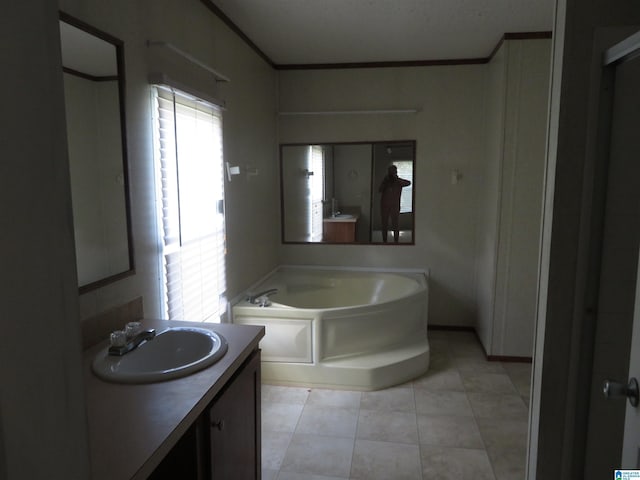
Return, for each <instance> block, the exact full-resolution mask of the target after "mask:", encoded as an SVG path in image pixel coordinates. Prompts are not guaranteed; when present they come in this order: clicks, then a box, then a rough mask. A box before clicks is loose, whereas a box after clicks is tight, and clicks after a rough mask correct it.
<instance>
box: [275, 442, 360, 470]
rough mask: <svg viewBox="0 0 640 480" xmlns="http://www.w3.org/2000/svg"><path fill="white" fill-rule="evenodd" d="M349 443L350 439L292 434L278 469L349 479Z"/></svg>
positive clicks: (350, 443) (351, 449)
mask: <svg viewBox="0 0 640 480" xmlns="http://www.w3.org/2000/svg"><path fill="white" fill-rule="evenodd" d="M353 444H354V441H353V439H351V438H341V437H325V436H322V435H304V434H294V435H293V437H292V438H291V443H290V444H289V448H288V449H287V453H286V454H285V456H284V459H283V461H282V467H281V469H280V470H281V472H295V473H306V474H314V475H325V476H329V477H344V478H349V472H350V470H351V457H352V455H353Z"/></svg>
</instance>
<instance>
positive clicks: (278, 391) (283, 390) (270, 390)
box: [260, 384, 310, 405]
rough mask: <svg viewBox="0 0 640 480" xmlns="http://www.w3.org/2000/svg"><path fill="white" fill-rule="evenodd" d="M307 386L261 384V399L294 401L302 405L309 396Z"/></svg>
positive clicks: (275, 401) (266, 400) (272, 401)
mask: <svg viewBox="0 0 640 480" xmlns="http://www.w3.org/2000/svg"><path fill="white" fill-rule="evenodd" d="M309 390H310V389H309V388H303V387H283V386H280V385H269V384H262V391H261V392H260V393H261V396H262V401H263V402H267V403H294V404H298V405H304V403H305V402H306V401H307V398H308V397H309Z"/></svg>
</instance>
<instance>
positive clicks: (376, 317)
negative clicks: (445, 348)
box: [232, 267, 429, 390]
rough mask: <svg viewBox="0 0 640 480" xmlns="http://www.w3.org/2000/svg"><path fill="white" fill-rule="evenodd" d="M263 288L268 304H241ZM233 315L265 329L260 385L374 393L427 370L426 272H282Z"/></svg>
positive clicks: (295, 269)
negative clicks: (273, 384) (371, 391)
mask: <svg viewBox="0 0 640 480" xmlns="http://www.w3.org/2000/svg"><path fill="white" fill-rule="evenodd" d="M263 291H272V292H274V293H273V294H272V295H271V296H270V298H269V299H270V305H269V306H264V307H261V306H259V305H255V304H252V303H251V302H250V301H247V300H246V298H252V295H253V293H254V292H263ZM232 310H233V323H236V324H240V325H264V326H265V329H266V331H267V333H266V335H265V338H264V339H263V341H262V342H261V345H260V346H261V348H262V353H263V365H262V378H263V379H264V380H265V381H270V382H276V383H281V384H285V385H306V386H316V387H326V388H347V389H354V390H377V389H380V388H385V387H390V386H392V385H396V384H399V383H403V382H406V381H409V380H411V379H413V378H415V377H417V376H419V375H421V374H423V373H424V372H425V371H426V370H427V368H428V366H429V341H428V339H427V315H428V313H427V311H428V279H427V277H426V275H425V274H424V272H423V273H415V272H414V273H408V272H402V271H396V272H393V271H385V272H380V271H375V270H371V269H369V270H365V269H359V270H351V269H345V268H342V269H340V268H337V267H333V269H330V268H314V267H283V268H280V269H278V270H277V271H275V272H274V273H273V274H272V275H270V276H268V277H267V278H266V279H264V280H263V281H262V282H260V283H259V284H258V285H255V286H254V287H252V289H251V290H250V291H249V292H247V294H246V295H245V299H244V300H242V301H240V302H239V303H237V304H235V305H234V306H233V309H232Z"/></svg>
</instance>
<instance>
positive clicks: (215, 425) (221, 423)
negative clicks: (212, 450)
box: [211, 420, 224, 431]
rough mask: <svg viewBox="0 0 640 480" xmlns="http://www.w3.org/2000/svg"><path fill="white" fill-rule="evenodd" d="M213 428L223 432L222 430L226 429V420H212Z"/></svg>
mask: <svg viewBox="0 0 640 480" xmlns="http://www.w3.org/2000/svg"><path fill="white" fill-rule="evenodd" d="M211 426H212V427H213V428H217V429H218V430H220V431H222V429H223V428H224V420H212V421H211Z"/></svg>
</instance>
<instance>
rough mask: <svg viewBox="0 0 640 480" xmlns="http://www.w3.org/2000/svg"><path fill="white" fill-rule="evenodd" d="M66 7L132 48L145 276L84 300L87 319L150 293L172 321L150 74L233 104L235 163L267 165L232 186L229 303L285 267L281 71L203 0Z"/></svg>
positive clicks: (131, 123)
mask: <svg viewBox="0 0 640 480" xmlns="http://www.w3.org/2000/svg"><path fill="white" fill-rule="evenodd" d="M59 6H60V9H61V10H63V11H65V12H66V13H68V14H70V15H72V16H74V17H76V18H79V19H80V20H82V21H84V22H86V23H88V24H90V25H92V26H94V27H96V28H98V29H100V30H103V31H105V32H106V33H109V34H111V35H113V36H115V37H117V38H119V39H121V40H123V41H124V54H125V68H126V115H127V118H126V121H127V143H128V157H129V170H130V181H131V205H132V225H133V239H134V251H135V263H136V274H135V275H134V276H132V277H129V278H126V279H124V280H121V281H118V282H116V283H114V284H111V285H108V286H105V287H103V288H100V289H99V290H96V291H93V292H90V293H87V294H84V295H82V296H81V297H80V307H81V317H82V318H87V317H90V316H92V315H95V314H97V313H100V312H103V311H105V310H107V309H109V308H111V307H113V306H116V305H120V304H123V303H126V302H127V301H129V300H131V299H133V298H136V297H138V296H142V297H143V299H144V311H145V316H146V317H147V318H159V317H160V316H162V308H161V299H160V289H159V281H160V277H161V275H160V268H161V265H160V263H159V261H158V258H159V257H158V254H159V246H158V244H157V238H156V231H157V225H156V219H155V208H156V207H155V197H154V195H155V191H154V170H153V152H152V131H151V104H150V96H149V90H148V82H147V76H148V74H149V73H152V72H156V71H158V70H162V71H164V73H167V74H168V75H169V76H170V77H173V78H174V79H175V80H177V81H180V82H182V83H187V84H191V85H192V86H194V87H195V88H196V89H197V90H200V91H203V92H204V93H207V94H209V95H211V96H214V97H217V98H219V99H221V100H223V101H225V102H226V105H227V110H226V111H225V113H224V119H223V122H224V139H223V141H224V154H225V160H226V161H228V162H229V163H230V164H232V165H240V166H242V167H243V168H244V167H246V166H251V167H254V168H257V169H258V171H259V175H258V176H255V177H248V176H246V175H245V174H242V175H240V176H235V177H233V181H232V182H231V183H226V185H225V188H226V192H225V196H226V216H227V285H228V292H229V296H230V297H233V296H234V295H236V294H237V293H238V292H240V291H242V290H244V289H245V288H247V286H248V285H250V284H251V283H253V282H254V281H255V280H256V279H257V278H259V277H260V276H262V275H264V274H265V273H266V272H268V271H270V270H271V269H273V268H274V267H275V265H276V262H277V260H276V255H277V247H276V245H277V242H278V241H279V235H278V231H277V228H274V225H275V224H276V223H274V222H275V220H274V219H276V218H278V215H279V209H278V190H277V185H278V180H277V169H276V168H275V165H277V152H276V149H277V147H276V142H275V122H274V117H275V97H276V74H275V73H274V71H273V70H272V69H271V67H270V66H268V65H267V64H266V63H265V62H264V60H262V59H261V58H260V57H258V55H257V54H255V52H253V50H251V49H250V48H249V47H248V46H247V45H246V44H245V43H244V42H243V41H242V40H241V39H240V38H238V36H237V35H236V34H235V33H233V32H231V31H230V30H229V29H228V28H227V27H226V26H225V25H224V24H223V23H222V22H221V21H220V20H219V19H218V18H217V17H216V16H215V15H214V14H213V13H211V12H210V11H209V10H208V9H207V8H206V6H204V5H203V4H202V3H201V2H200V1H198V0H189V1H178V0H160V1H148V0H142V1H139V2H129V1H125V0H119V1H112V2H102V1H99V0H60V1H59ZM147 40H156V41H164V42H169V43H172V44H173V45H175V46H177V47H178V48H180V49H182V50H184V51H186V52H188V53H189V54H191V55H192V56H194V57H195V58H197V59H199V60H201V61H202V62H204V63H206V64H208V65H210V66H211V67H213V68H215V69H216V70H218V71H220V72H221V73H223V74H224V75H226V76H227V77H229V78H230V79H231V82H229V83H216V82H214V81H213V78H212V77H211V75H210V74H209V73H208V72H206V71H203V70H202V69H200V68H199V67H196V66H194V64H192V63H190V62H188V61H186V60H184V59H183V58H182V57H179V56H176V55H175V54H172V53H171V52H168V53H167V52H166V51H158V47H153V48H148V47H147V46H146V41H147Z"/></svg>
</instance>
